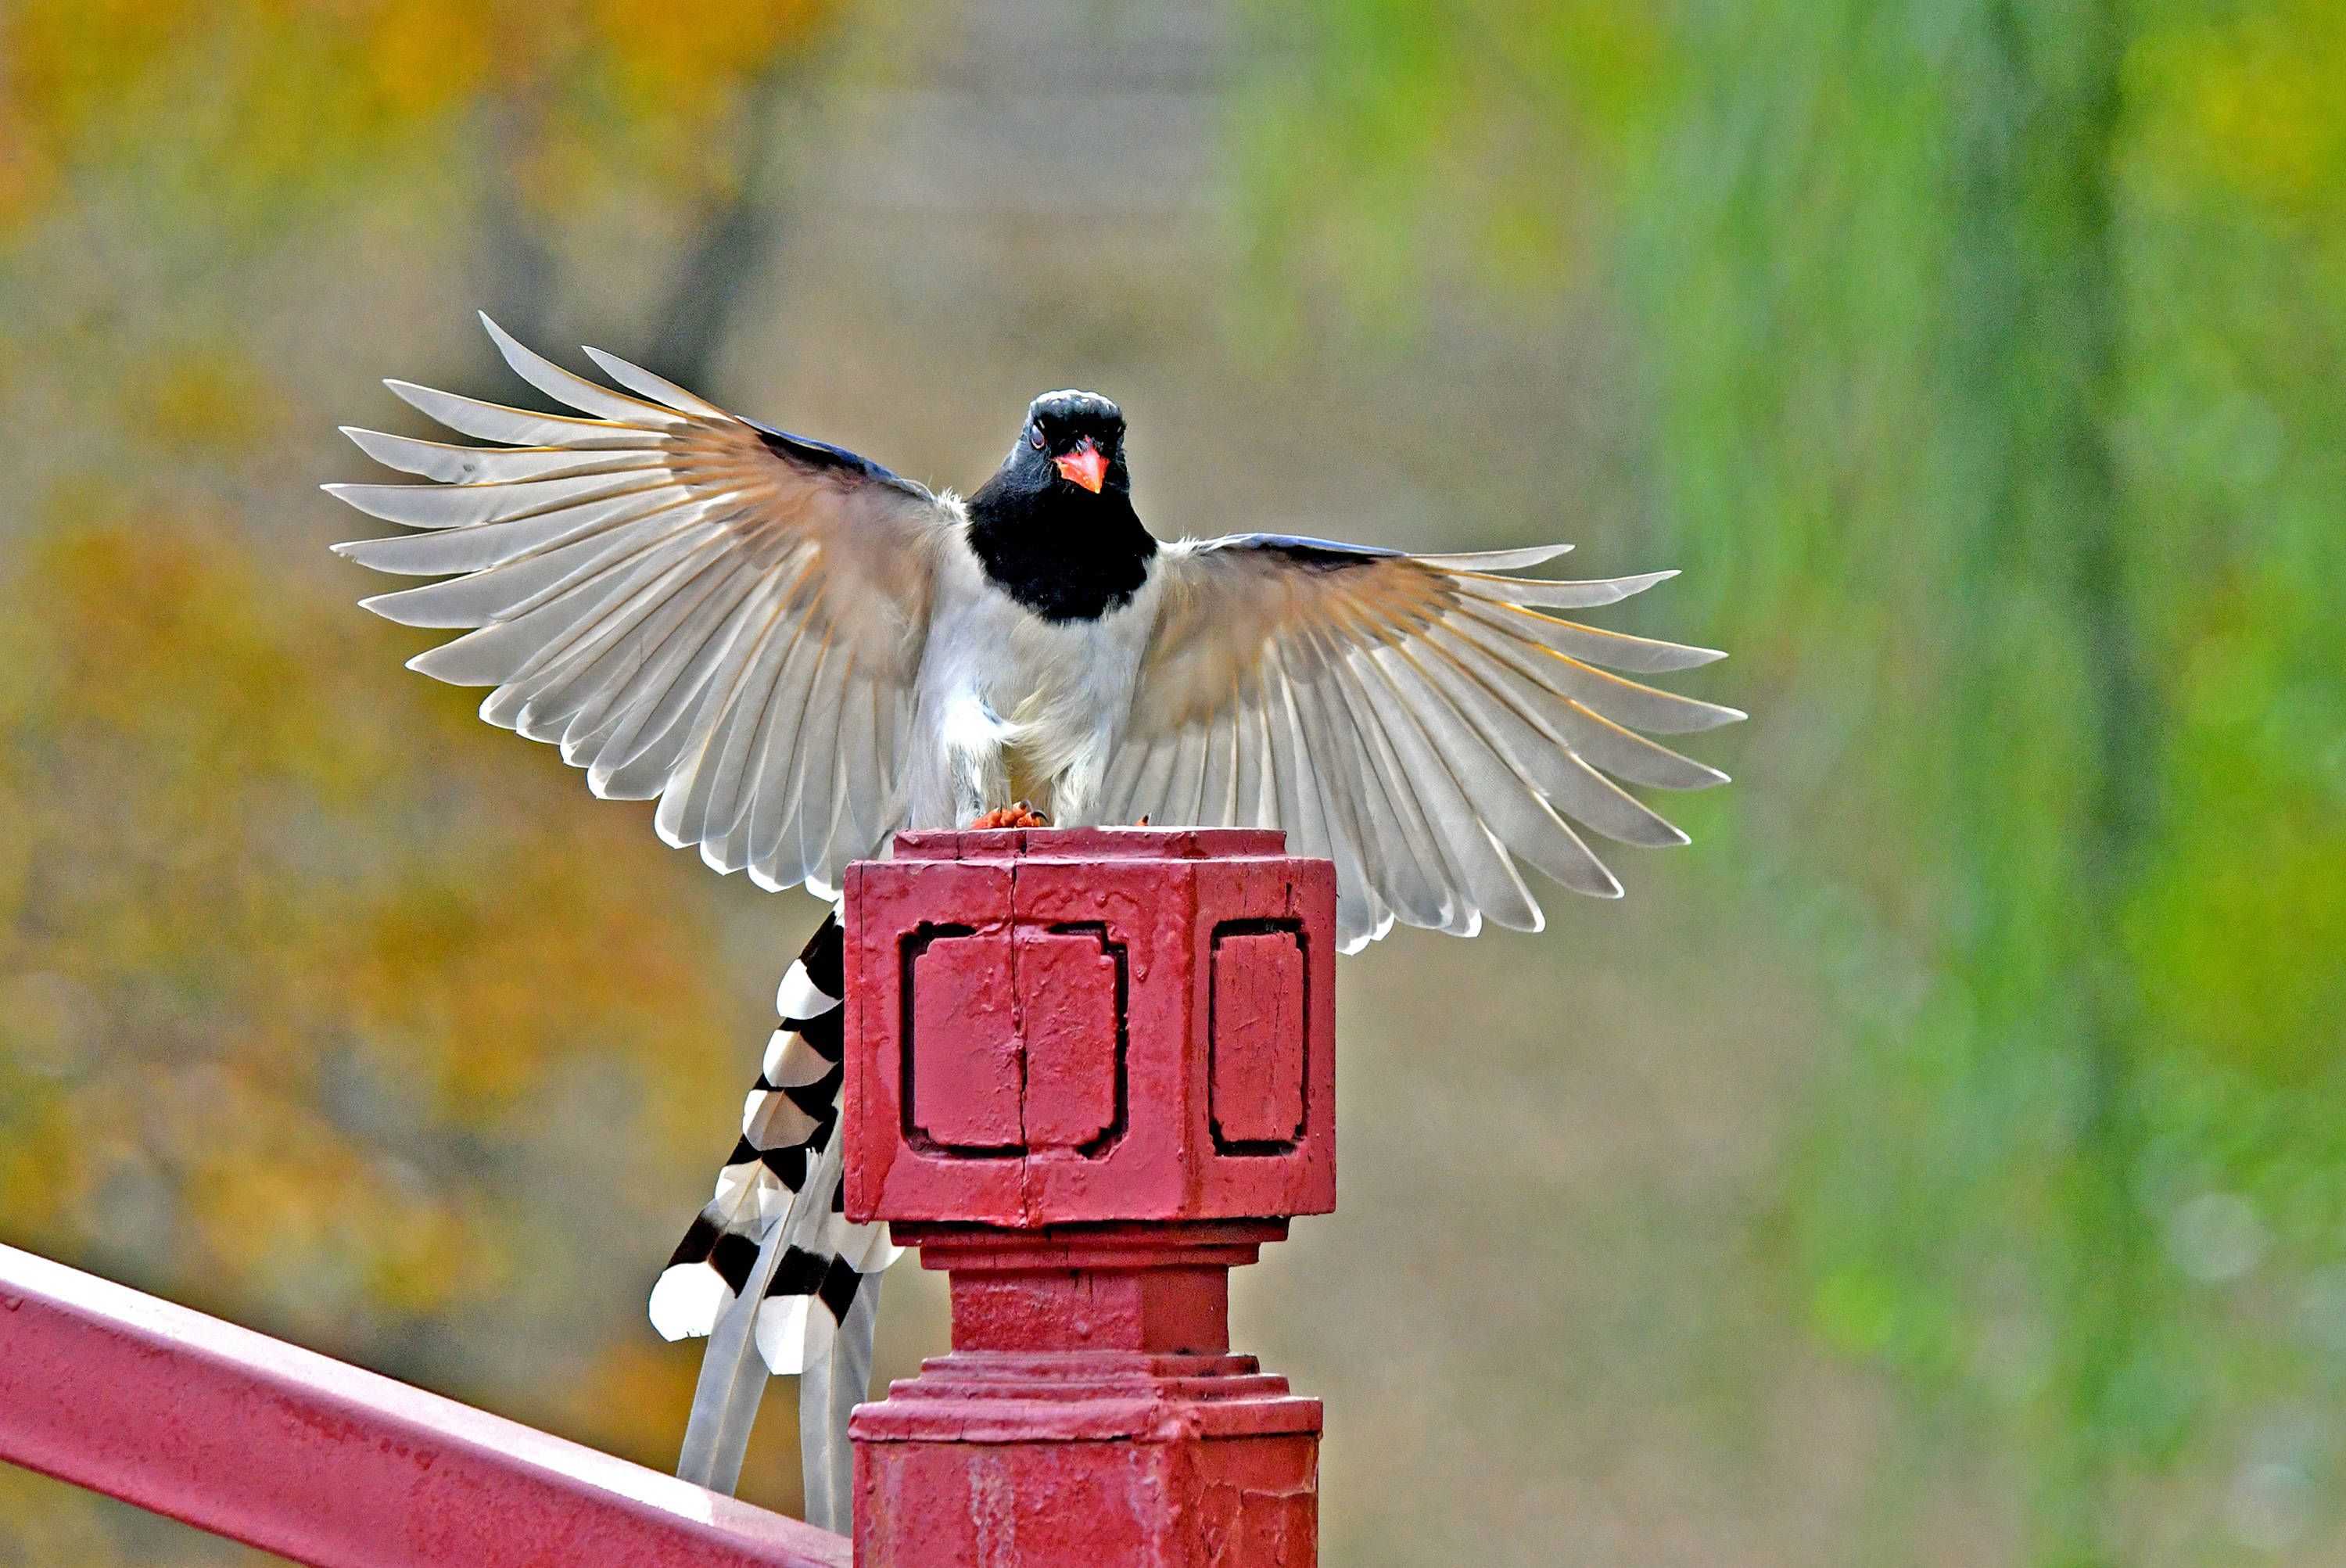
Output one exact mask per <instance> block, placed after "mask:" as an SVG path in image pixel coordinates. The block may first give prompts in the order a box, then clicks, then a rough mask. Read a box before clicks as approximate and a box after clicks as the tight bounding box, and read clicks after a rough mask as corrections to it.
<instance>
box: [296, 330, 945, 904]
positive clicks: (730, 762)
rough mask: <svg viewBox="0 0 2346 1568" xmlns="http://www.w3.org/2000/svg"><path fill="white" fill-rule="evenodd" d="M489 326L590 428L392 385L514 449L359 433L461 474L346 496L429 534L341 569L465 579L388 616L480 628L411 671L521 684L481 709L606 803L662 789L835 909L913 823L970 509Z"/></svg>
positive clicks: (392, 460)
mask: <svg viewBox="0 0 2346 1568" xmlns="http://www.w3.org/2000/svg"><path fill="white" fill-rule="evenodd" d="M482 320H483V321H484V322H486V323H487V325H488V329H489V332H490V335H491V336H492V337H493V338H495V341H496V344H497V347H498V348H499V349H500V350H501V351H503V352H504V354H505V361H506V362H507V363H509V364H511V365H512V366H513V368H514V369H515V371H516V372H519V373H520V374H521V375H522V376H523V377H524V378H525V380H527V381H528V382H531V383H532V384H533V385H535V386H536V387H537V388H538V389H539V390H540V391H542V392H546V394H547V395H548V396H550V397H553V398H555V399H557V400H558V401H560V402H563V403H565V404H567V405H568V406H570V407H572V408H575V409H576V410H578V411H579V413H580V414H581V415H584V416H585V417H577V418H574V417H571V416H568V415H551V414H539V413H529V412H523V411H521V410H518V409H510V408H503V407H499V406H497V405H495V404H493V403H484V402H474V401H473V400H471V399H469V398H462V397H456V396H454V395H452V394H450V393H448V392H434V391H433V390H431V389H430V388H428V387H420V386H413V385H410V384H408V383H406V382H390V383H388V384H389V385H390V387H391V389H392V391H393V392H396V393H398V394H399V396H401V397H402V398H403V399H405V400H406V401H407V402H410V403H413V405H414V406H415V407H417V408H419V409H421V410H422V411H423V412H425V413H427V414H429V415H431V416H432V417H433V419H435V420H437V421H439V422H440V423H442V424H444V425H446V426H448V427H449V428H450V429H452V430H454V431H456V432H458V433H462V434H464V435H469V436H475V437H478V438H480V439H483V440H485V441H493V442H500V443H505V444H503V445H500V446H492V447H474V446H448V445H442V444H439V443H433V442H424V441H411V440H408V439H406V438H404V437H401V436H394V435H383V434H381V433H376V432H373V431H364V430H352V431H349V432H348V433H349V435H350V437H351V439H352V440H353V441H355V442H357V443H358V444H359V446H360V447H361V448H362V450H363V451H365V452H366V453H367V454H368V455H369V456H371V457H372V458H374V459H375V460H376V461H377V462H380V463H385V464H387V465H389V466H391V467H393V468H396V469H400V470H403V472H406V473H417V474H422V475H423V476H424V477H425V478H427V479H433V480H438V481H440V482H441V483H439V484H329V485H327V486H326V489H327V490H328V491H329V492H330V493H331V494H334V495H337V496H339V497H340V498H341V499H342V500H344V501H346V502H348V503H350V504H352V505H353V506H355V507H357V508H358V509H359V510H360V511H362V512H364V513H366V514H369V515H371V516H374V517H380V518H382V519H384V520H386V521H388V522H393V523H398V524H403V525H405V526H406V527H408V528H411V529H414V530H417V532H414V533H411V534H406V535H397V536H394V537H392V538H387V539H364V540H359V541H356V542H353V543H351V544H346V545H335V546H334V548H335V550H336V551H338V552H339V553H341V554H342V555H346V556H348V557H350V558H351V559H352V560H354V561H357V562H359V563H361V564H362V565H368V566H372V567H374V568H376V569H377V570H379V571H384V572H398V573H404V574H406V575H411V576H437V577H444V578H445V580H444V581H442V582H437V583H433V584H430V585H427V586H423V587H419V588H409V589H406V590H404V591H403V592H399V593H393V594H384V595H382V596H379V597H376V598H372V599H368V600H366V601H365V605H366V607H367V608H369V609H371V610H372V611H374V612H375V613H376V614H377V615H380V616H386V617H388V618H390V619H392V620H394V621H398V622H401V623H402V624H403V625H406V626H464V627H470V628H473V629H472V630H470V631H468V632H466V634H465V635H464V636H460V637H458V638H456V639H455V640H454V641H453V642H449V643H445V644H443V645H442V646H441V647H436V648H433V649H432V650H431V651H430V652H428V653H424V654H422V655H420V656H418V657H416V658H414V659H413V660H411V661H409V667H410V668H411V669H417V670H421V671H423V673H424V674H426V675H429V676H433V677H436V678H438V679H441V680H444V681H449V682H451V683H453V684H455V685H459V686H489V687H495V688H496V689H495V691H493V692H491V693H490V694H489V697H488V698H487V700H486V701H485V702H484V703H483V704H482V705H481V717H482V718H485V719H487V720H488V721H489V722H490V723H492V724H497V725H502V726H504V727H505V728H508V729H513V730H516V731H518V732H519V733H521V734H523V735H525V736H527V737H529V738H531V739H533V740H546V741H553V742H557V743H559V744H560V746H561V748H562V755H563V759H564V760H566V761H567V762H570V763H572V764H574V765H575V766H577V767H581V768H584V769H586V781H587V784H588V787H589V788H591V789H593V790H594V791H595V793H596V794H597V795H600V796H604V797H606V798H610V799H653V798H655V797H657V798H658V800H659V807H658V811H657V812H656V813H655V816H654V822H655V824H656V826H657V827H658V831H659V835H660V837H661V838H662V839H664V840H667V841H668V843H670V844H673V845H677V846H679V847H681V846H684V845H688V844H697V845H699V847H700V852H701V858H702V859H704V860H707V861H708V862H709V864H710V865H712V866H714V867H716V868H717V869H718V870H719V871H739V870H740V869H742V868H743V867H747V868H748V869H749V871H750V876H751V878H752V879H754V880H755V881H757V882H758V883H759V884H760V886H763V887H768V888H783V887H789V886H790V885H791V884H793V883H795V882H799V881H805V882H806V883H807V885H808V886H809V888H810V889H811V890H813V891H817V892H819V893H821V896H823V897H826V898H828V897H831V896H832V894H831V891H830V890H831V888H832V887H835V885H836V884H837V881H838V880H839V875H840V872H841V871H842V869H843V868H844V867H845V866H846V865H847V863H848V861H850V860H854V859H857V858H858V857H860V856H863V855H866V854H869V853H871V852H872V850H875V849H876V848H877V847H878V846H879V845H880V844H881V843H882V841H883V840H884V838H885V835H886V834H887V833H888V832H890V831H891V830H893V829H894V828H895V827H897V826H898V825H899V819H900V817H901V816H902V799H903V796H902V790H901V789H900V787H899V779H898V774H899V768H898V759H900V758H902V757H903V755H904V753H905V751H906V749H907V746H906V740H907V735H908V731H909V728H910V726H911V722H912V699H911V687H912V680H913V670H914V668H915V666H916V664H917V661H918V658H919V650H920V646H921V642H922V639H923V637H924V636H925V635H926V629H927V620H928V607H929V596H930V581H931V575H932V565H931V563H932V561H933V547H934V544H935V541H936V540H937V538H938V537H939V536H940V535H941V534H942V533H943V530H945V529H946V528H948V527H950V526H951V525H952V524H953V521H954V516H955V511H954V503H952V502H951V501H950V500H940V499H939V498H938V497H936V496H933V495H932V494H930V493H929V492H928V491H926V490H924V489H923V488H922V487H921V486H920V485H918V484H913V483H912V482H911V481H909V480H905V479H902V478H899V477H898V476H896V475H895V474H892V473H889V472H888V471H887V470H886V469H884V468H881V467H880V466H878V465H877V464H875V463H867V462H865V461H864V460H863V459H862V458H860V457H857V456H855V455H854V454H853V453H848V452H842V451H841V450H840V449H839V448H837V447H833V446H827V445H825V444H823V443H820V442H813V441H807V440H804V439H801V438H800V437H798V436H792V435H785V434H783V433H780V432H778V431H771V430H768V429H765V428H764V427H762V426H760V425H757V424H753V423H750V422H749V421H747V420H742V419H738V418H736V417H734V416H733V415H730V414H728V413H726V412H724V411H722V410H721V409H718V408H714V407H712V406H710V405H709V404H708V403H706V402H701V401H700V400H699V398H696V397H694V396H693V395H692V394H691V393H689V392H685V391H683V390H682V389H681V388H678V387H676V386H674V385H672V384H670V383H669V382H666V381H663V380H661V379H660V378H659V377H658V376H655V375H652V374H651V373H649V372H646V371H642V370H639V369H637V367H635V366H633V365H630V364H628V363H627V361H624V360H619V359H616V358H614V357H612V356H610V355H607V354H604V353H600V352H598V351H595V350H593V349H589V350H588V351H587V352H588V353H589V354H591V355H593V356H594V358H595V360H596V362H597V364H599V365H601V366H602V368H603V369H604V371H605V372H607V373H608V374H609V375H610V377H611V379H612V380H613V381H615V382H618V383H619V384H620V385H621V386H622V387H625V388H626V389H627V391H626V392H614V391H612V390H610V389H609V388H607V387H604V386H600V385H597V383H595V382H589V381H586V380H584V379H582V378H580V377H578V376H575V375H572V374H571V373H570V372H567V371H565V370H562V369H561V368H559V367H558V366H556V365H555V364H553V363H551V362H550V361H546V360H544V359H541V358H540V357H538V356H537V355H536V354H534V353H532V352H531V351H529V350H527V349H525V348H524V347H522V345H521V344H520V343H518V342H516V341H514V340H513V339H512V338H511V337H509V336H507V335H506V334H505V332H504V331H501V330H499V328H498V327H497V325H496V324H495V322H493V321H488V319H487V318H486V317H485V316H484V317H483V318H482Z"/></svg>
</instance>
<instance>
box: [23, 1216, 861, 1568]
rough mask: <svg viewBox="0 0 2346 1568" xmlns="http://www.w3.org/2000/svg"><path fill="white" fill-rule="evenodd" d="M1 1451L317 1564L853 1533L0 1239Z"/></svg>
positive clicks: (767, 1557)
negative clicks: (755, 1504)
mask: <svg viewBox="0 0 2346 1568" xmlns="http://www.w3.org/2000/svg"><path fill="white" fill-rule="evenodd" d="M0 1459H5V1460H8V1461H13V1462H15V1463H16V1464H21V1465H24V1466H25V1467H26V1468H27V1469H30V1470H37V1471H42V1472H43V1473H44V1474H47V1475H53V1476H56V1478H58V1479H59V1480H60V1481H73V1482H75V1483H76V1485H80V1486H87V1487H88V1488H90V1489H91V1490H92V1491H96V1492H106V1493H107V1494H108V1495H110V1496H114V1497H118V1498H121V1499H123V1500H124V1501H126V1502H135V1503H137V1504H138V1505H139V1506H140V1507H141V1508H150V1509H153V1510H154V1511H155V1512H158V1513H167V1514H168V1515H170V1516H171V1517H172V1518H174V1519H182V1520H185V1521H186V1522H189V1524H193V1525H196V1526H199V1528H201V1529H205V1530H209V1531H212V1532H215V1533H217V1534H220V1535H226V1536H230V1537H232V1538H233V1539H235V1540H238V1541H242V1542H246V1543H250V1544H251V1545H254V1546H260V1547H263V1548H266V1549H267V1550H269V1551H270V1552H275V1553H280V1554H281V1555H283V1556H286V1557H291V1558H292V1559H293V1560H294V1561H296V1562H298V1563H315V1564H317V1565H318V1568H425V1565H426V1564H432V1565H436V1568H454V1565H456V1564H464V1565H466V1568H525V1565H526V1568H553V1565H555V1564H562V1565H563V1568H578V1565H581V1564H587V1563H613V1564H620V1563H624V1564H627V1565H629V1568H655V1565H656V1568H750V1565H751V1564H761V1565H764V1568H845V1565H846V1564H847V1563H848V1562H849V1561H850V1555H851V1554H850V1552H849V1548H848V1543H847V1541H846V1539H845V1538H844V1537H842V1536H838V1535H833V1534H831V1532H828V1531H824V1530H817V1529H816V1528H815V1527H814V1526H813V1525H811V1524H807V1523H803V1522H800V1521H798V1520H795V1519H785V1518H784V1517H782V1516H781V1515H780V1514H778V1513H769V1512H766V1511H765V1510H764V1509H762V1508H752V1507H751V1506H750V1504H748V1503H746V1502H736V1501H735V1500H734V1499H732V1498H729V1497H723V1496H720V1495H719V1494H718V1493H716V1492H709V1491H706V1490H704V1489H703V1488H700V1487H698V1486H693V1485H690V1484H688V1483H687V1482H685V1481H678V1480H677V1479H676V1478H675V1477H674V1476H672V1475H662V1474H660V1473H658V1471H649V1470H646V1469H644V1468H643V1467H642V1466H641V1465H634V1464H629V1463H627V1461H624V1460H617V1459H613V1458H612V1457H611V1456H610V1455H608V1454H606V1453H597V1451H595V1450H593V1449H590V1448H585V1447H582V1446H581V1445H579V1444H577V1443H575V1442H567V1441H564V1440H563V1439H561V1438H558V1437H554V1436H551V1435H550V1434H548V1433H546V1432H542V1431H536V1430H535V1429H534V1428H531V1427H525V1426H524V1425H522V1424H521V1423H520V1422H519V1421H509V1420H505V1419H504V1418H503V1417H501V1416H493V1415H490V1414H488V1413H487V1412H485V1411H483V1410H474V1409H473V1408H471V1407H470V1406H468V1405H460V1404H458V1403H457V1402H456V1401H455V1400H444V1399H442V1398H441V1397H440V1396H439V1395H437V1394H428V1393H425V1392H424V1391H423V1390H421V1389H415V1388H411V1387H409V1386H408V1385H407V1384H405V1383H401V1382H396V1381H393V1380H392V1379H390V1378H385V1377H380V1376H378V1375H376V1374H375V1373H373V1372H369V1371H363V1370H362V1369H359V1368H357V1367H352V1366H346V1365H344V1364H343V1363H342V1362H341V1361H337V1360H333V1359H330V1358H328V1357H325V1356H321V1355H316V1354H314V1353H312V1352H311V1351H308V1350H304V1349H301V1348H300V1347H298V1346H294V1345H288V1344H286V1343H285V1342H284V1341H282V1340H280V1339H270V1338H269V1337H268V1336H267V1335H265V1334H256V1333H254V1332H252V1331H251V1330H250V1329H240V1328H238V1327H237V1326H236V1325H235V1324H233V1323H223V1322H221V1321H220V1320H219V1319H217V1318H208V1317H206V1316H204V1315H203V1314H202V1313H200V1312H194V1311H190V1310H189V1309H188V1308H185V1307H178V1306H174V1305H172V1304H171V1303H170V1302H168V1301H161V1300H158V1299H157V1298H154V1297H152V1296H145V1295H141V1294H140V1293H139V1292H138V1291H136V1290H131V1289H128V1288H125V1287H123V1286H120V1285H116V1284H113V1283H111V1282H109V1281H107V1280H104V1279H100V1278H97V1277H95V1276H93V1275H88V1274H84V1273H82V1272H80V1271H79V1270H77V1269H72V1268H66V1267H65V1266H64V1265H63V1264H59V1263H52V1262H50V1261H48V1260H47V1259H46V1258H43V1257H35V1256H33V1255H32V1254H31V1253H29V1252H20V1251H18V1250H16V1249H15V1247H0Z"/></svg>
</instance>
